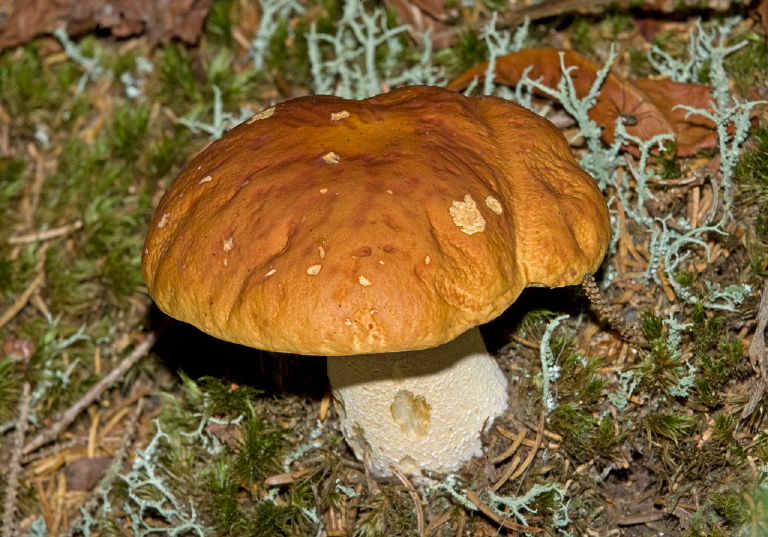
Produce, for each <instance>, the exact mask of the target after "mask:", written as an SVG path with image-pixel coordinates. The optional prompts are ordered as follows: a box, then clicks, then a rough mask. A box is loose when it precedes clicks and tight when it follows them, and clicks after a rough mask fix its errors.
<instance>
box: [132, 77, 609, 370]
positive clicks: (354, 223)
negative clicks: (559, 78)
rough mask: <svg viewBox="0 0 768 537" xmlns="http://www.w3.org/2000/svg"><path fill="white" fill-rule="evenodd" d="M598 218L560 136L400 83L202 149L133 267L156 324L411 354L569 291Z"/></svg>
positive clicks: (281, 346)
mask: <svg viewBox="0 0 768 537" xmlns="http://www.w3.org/2000/svg"><path fill="white" fill-rule="evenodd" d="M609 235H610V226H609V219H608V211H607V208H606V204H605V201H604V200H603V197H602V195H601V193H600V191H599V190H598V188H597V186H596V185H595V182H594V180H593V179H592V177H590V176H589V175H588V174H587V173H586V172H584V171H582V170H581V169H580V168H579V167H578V165H577V164H576V162H575V160H574V159H573V157H572V155H571V152H570V149H569V147H568V144H567V143H566V141H565V139H564V138H563V136H562V135H561V133H560V132H559V131H558V130H557V129H556V128H555V127H554V126H553V125H552V124H551V123H549V122H548V121H546V120H545V119H542V118H540V117H539V116H537V115H535V114H534V113H532V112H529V111H528V110H526V109H524V108H522V107H520V106H518V105H516V104H514V103H511V102H509V101H505V100H502V99H498V98H494V97H481V98H469V97H464V96H462V95H460V94H457V93H454V92H450V91H447V90H444V89H440V88H434V87H426V86H411V87H406V88H402V89H398V90H393V91H391V92H389V93H386V94H383V95H379V96H377V97H373V98H370V99H366V100H363V101H352V100H345V99H341V98H337V97H330V96H314V97H301V98H297V99H293V100H289V101H286V102H283V103H281V104H278V105H276V106H274V107H272V108H269V109H267V110H264V111H262V112H260V113H258V114H256V115H255V116H254V117H252V118H251V119H249V120H248V121H246V122H245V123H243V124H241V125H239V126H237V127H235V128H234V129H232V130H231V131H230V132H229V133H227V134H226V135H225V136H224V137H222V138H221V139H220V140H218V141H216V142H215V143H213V144H211V145H210V146H209V147H208V148H207V149H206V150H205V151H203V152H202V153H201V154H200V155H198V156H197V157H196V158H195V159H194V160H193V161H192V162H191V163H190V164H189V165H188V166H187V167H186V168H185V169H184V170H183V171H182V173H181V174H180V175H179V177H178V178H177V179H176V181H175V182H174V183H173V184H172V185H171V187H170V188H169V189H168V191H167V192H166V194H165V196H164V197H163V199H162V201H161V202H160V205H159V206H158V208H157V211H156V213H155V215H154V217H153V219H152V222H151V224H150V229H149V233H148V235H147V239H146V242H145V248H144V255H143V259H142V272H143V275H144V279H145V281H146V283H147V285H148V288H149V291H150V293H151V295H152V297H153V298H154V300H155V302H156V303H157V305H158V306H159V307H160V308H161V309H162V310H163V311H164V312H166V313H167V314H169V315H171V316H172V317H175V318H177V319H180V320H182V321H185V322H188V323H191V324H193V325H195V326H197V327H198V328H200V329H202V330H203V331H205V332H207V333H209V334H211V335H213V336H216V337H218V338H221V339H224V340H227V341H232V342H235V343H239V344H243V345H248V346H251V347H256V348H261V349H266V350H271V351H277V352H294V353H301V354H315V355H349V354H365V353H379V352H394V351H403V350H417V349H424V348H429V347H433V346H437V345H440V344H443V343H446V342H448V341H450V340H452V339H453V338H455V337H456V336H458V335H459V334H461V333H462V332H464V331H465V330H467V329H469V328H471V327H474V326H477V325H479V324H482V323H485V322H487V321H490V320H491V319H493V318H494V317H496V316H497V315H499V314H500V313H502V312H503V311H504V310H505V309H506V308H507V307H508V306H509V305H510V304H511V303H512V302H514V300H515V299H516V298H517V296H518V295H519V294H520V292H521V291H522V289H523V288H525V287H526V286H529V285H543V286H548V287H557V286H564V285H572V284H577V283H580V282H581V281H582V279H583V277H584V273H585V272H587V271H592V272H594V271H595V270H596V269H597V267H598V266H599V264H600V262H601V260H602V258H603V256H604V254H605V250H606V248H607V245H608V241H609Z"/></svg>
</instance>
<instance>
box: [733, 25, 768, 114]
mask: <svg viewBox="0 0 768 537" xmlns="http://www.w3.org/2000/svg"><path fill="white" fill-rule="evenodd" d="M745 41H746V42H747V44H746V45H745V46H743V47H742V48H740V49H739V50H737V51H736V52H734V53H733V54H731V55H730V56H728V57H727V58H726V59H725V68H726V70H727V71H728V74H729V75H730V76H731V77H732V79H733V81H734V86H735V88H736V91H737V92H738V93H739V95H741V96H742V97H743V98H747V99H749V98H750V91H751V89H752V88H755V87H761V86H764V85H765V82H766V78H767V77H768V41H766V37H765V34H764V33H763V34H762V35H761V34H760V33H758V32H756V31H755V30H752V29H750V30H746V31H744V32H742V33H739V34H737V35H734V36H732V37H731V38H730V39H729V45H736V44H738V43H742V42H745Z"/></svg>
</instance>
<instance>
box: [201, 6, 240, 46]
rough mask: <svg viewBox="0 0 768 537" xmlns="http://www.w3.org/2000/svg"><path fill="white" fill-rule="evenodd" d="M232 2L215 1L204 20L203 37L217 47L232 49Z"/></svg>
mask: <svg viewBox="0 0 768 537" xmlns="http://www.w3.org/2000/svg"><path fill="white" fill-rule="evenodd" d="M231 10H232V0H216V1H215V2H213V4H212V5H211V10H210V11H209V12H208V16H207V17H206V18H205V26H204V31H205V36H206V38H207V39H208V41H209V42H211V43H214V44H216V45H219V46H224V47H232V45H233V44H234V40H233V39H232V27H233V23H232V17H231V16H230V13H231Z"/></svg>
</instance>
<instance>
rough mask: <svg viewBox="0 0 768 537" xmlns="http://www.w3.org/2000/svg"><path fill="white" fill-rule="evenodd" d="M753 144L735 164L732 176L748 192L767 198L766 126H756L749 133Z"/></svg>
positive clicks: (767, 155)
mask: <svg viewBox="0 0 768 537" xmlns="http://www.w3.org/2000/svg"><path fill="white" fill-rule="evenodd" d="M751 137H752V140H753V146H752V147H751V148H750V150H749V151H745V152H744V154H743V155H742V157H741V160H739V163H738V164H737V165H736V169H735V170H734V176H735V178H736V180H737V181H738V182H739V184H740V185H741V187H742V189H745V190H746V191H747V192H748V193H750V194H758V195H759V196H760V198H761V199H762V200H763V201H766V200H767V199H768V128H766V127H762V126H761V127H758V128H756V129H754V130H753V131H752V133H751Z"/></svg>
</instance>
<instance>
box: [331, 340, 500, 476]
mask: <svg viewBox="0 0 768 537" xmlns="http://www.w3.org/2000/svg"><path fill="white" fill-rule="evenodd" d="M328 377H329V379H330V381H331V387H332V388H333V397H334V402H335V405H336V409H337V411H338V413H339V417H340V420H341V427H342V430H343V432H344V436H345V438H346V440H347V443H348V444H349V445H350V446H351V447H352V450H353V451H354V452H355V455H356V456H357V458H358V459H360V460H366V459H367V463H368V465H369V469H370V470H371V472H373V473H374V474H375V475H379V476H386V475H391V474H392V471H391V467H392V466H395V467H397V468H399V469H400V470H402V471H403V472H405V473H408V474H418V473H419V472H420V470H431V471H435V472H454V471H456V470H459V469H460V468H461V467H462V466H464V464H465V463H466V462H467V461H468V460H469V459H471V458H472V457H474V456H479V455H481V454H482V444H481V441H480V435H481V433H482V432H483V427H484V426H490V424H491V423H492V422H493V420H494V418H496V417H498V416H499V415H500V414H501V413H502V412H504V410H505V409H506V408H507V379H506V377H505V376H504V374H503V373H502V371H501V369H499V366H498V365H497V364H496V361H495V360H494V359H493V357H492V356H490V355H489V354H488V350H487V349H486V347H485V343H484V342H483V338H482V336H481V335H480V331H479V330H478V329H477V328H475V329H472V330H469V331H468V332H465V333H464V334H462V335H461V336H459V337H458V338H456V339H455V340H453V341H451V342H450V343H446V344H445V345H441V346H440V347H435V348H432V349H426V350H422V351H408V352H401V353H384V354H367V355H354V356H330V357H328ZM366 452H367V453H366Z"/></svg>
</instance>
